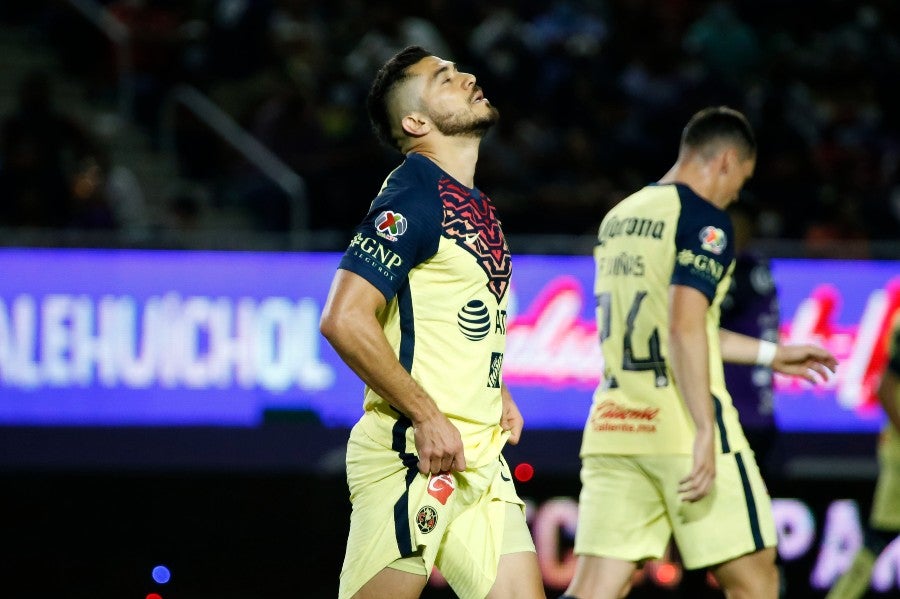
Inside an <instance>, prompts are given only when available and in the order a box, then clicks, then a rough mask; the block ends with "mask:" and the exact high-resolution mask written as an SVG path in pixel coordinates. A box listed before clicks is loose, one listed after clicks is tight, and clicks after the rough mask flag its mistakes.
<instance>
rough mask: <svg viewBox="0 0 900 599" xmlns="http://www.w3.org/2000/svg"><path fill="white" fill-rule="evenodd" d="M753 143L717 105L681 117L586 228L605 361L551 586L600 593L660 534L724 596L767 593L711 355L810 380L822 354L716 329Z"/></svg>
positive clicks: (769, 521)
mask: <svg viewBox="0 0 900 599" xmlns="http://www.w3.org/2000/svg"><path fill="white" fill-rule="evenodd" d="M755 162H756V142H755V139H754V135H753V132H752V129H751V127H750V125H749V123H748V122H747V120H746V118H745V117H744V116H743V115H742V114H741V113H739V112H737V111H735V110H732V109H730V108H727V107H711V108H707V109H704V110H701V111H700V112H698V113H697V114H695V115H694V116H693V117H692V118H691V119H690V121H689V122H688V124H687V126H686V127H685V129H684V131H683V133H682V139H681V145H680V149H679V153H678V158H677V160H676V162H675V164H674V165H673V166H672V168H671V169H670V170H669V172H668V173H666V174H665V176H663V178H662V179H661V180H660V181H659V182H658V183H655V184H651V185H648V186H647V187H644V188H643V189H641V190H639V191H637V192H636V193H634V194H632V195H631V196H629V197H628V198H626V199H624V200H623V201H622V202H620V203H619V204H618V205H616V206H615V207H614V208H613V209H612V210H610V211H609V213H608V214H607V215H606V217H605V218H604V219H603V222H602V223H601V225H600V229H599V232H598V239H597V242H598V243H597V246H596V248H595V251H594V258H595V263H596V279H595V288H594V291H595V296H596V298H597V327H598V332H599V336H600V343H601V349H602V354H603V361H604V371H603V377H602V381H601V384H600V385H599V386H598V388H597V390H596V392H595V394H594V402H593V405H592V407H591V410H590V414H589V415H588V418H587V422H586V424H585V429H584V436H583V440H582V446H581V458H582V466H581V482H582V490H581V494H580V497H579V516H578V527H577V532H576V535H575V553H576V555H577V561H576V570H575V575H574V577H573V579H572V582H571V584H570V585H569V588H568V589H567V590H566V594H565V595H564V596H563V597H567V598H577V599H605V598H609V599H613V598H616V597H620V596H624V595H625V594H627V592H628V588H629V581H630V579H631V576H632V573H633V572H634V569H635V567H636V565H637V564H638V563H640V562H642V561H644V560H647V559H658V558H660V557H661V556H662V555H663V552H664V551H665V548H666V545H667V543H668V541H669V538H670V537H672V536H674V540H675V543H676V545H677V547H678V550H679V553H680V555H681V557H682V560H683V562H684V564H685V566H686V567H687V568H690V569H697V568H706V567H709V568H710V569H711V570H712V572H713V573H714V575H715V576H716V578H717V580H718V582H719V584H720V586H721V587H722V588H723V590H724V591H725V594H726V596H727V597H729V599H744V598H748V599H749V598H753V599H762V598H772V599H774V598H775V597H776V596H777V593H778V574H777V570H776V568H775V549H774V547H775V544H776V533H775V525H774V522H773V517H772V512H771V503H770V499H769V496H768V494H767V491H766V488H765V485H764V483H763V480H762V477H761V475H760V473H759V469H758V468H757V465H756V462H755V461H754V458H753V453H752V452H751V451H750V450H749V448H748V445H747V440H746V438H745V437H744V433H743V431H742V429H741V426H740V424H739V422H738V414H737V411H736V410H735V408H734V406H733V405H732V403H731V398H730V397H729V395H728V391H727V390H726V389H725V384H724V375H723V367H722V360H723V359H725V360H728V361H733V362H738V363H745V364H752V363H758V364H764V365H770V366H771V367H772V368H773V369H775V370H776V371H779V372H782V373H786V374H791V375H798V376H802V377H804V378H806V379H807V380H809V381H811V382H816V381H817V380H819V379H820V378H823V377H827V376H828V373H829V371H833V370H834V368H835V367H836V360H835V359H834V357H833V356H832V355H831V354H830V353H829V352H827V351H825V350H824V349H821V348H819V347H816V346H814V345H806V344H804V345H778V344H775V343H772V342H770V341H762V340H759V339H756V338H753V337H750V336H746V335H742V334H739V333H734V332H731V331H727V330H724V329H720V327H719V305H720V303H721V301H722V298H723V297H724V295H725V293H726V291H727V290H728V287H729V284H730V277H731V270H732V268H733V266H732V262H733V256H734V249H733V244H732V229H731V222H730V219H729V217H728V214H727V213H726V212H725V209H726V208H727V206H728V205H729V204H731V203H732V202H733V201H735V200H736V198H737V196H738V193H739V191H740V189H741V188H742V187H743V185H744V183H745V182H746V181H747V180H748V179H749V178H750V176H751V175H752V173H753V169H754V167H755Z"/></svg>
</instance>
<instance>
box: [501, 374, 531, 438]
mask: <svg viewBox="0 0 900 599" xmlns="http://www.w3.org/2000/svg"><path fill="white" fill-rule="evenodd" d="M500 396H501V397H502V398H503V414H502V415H501V416H500V426H501V427H502V428H503V430H505V431H509V439H507V440H506V442H507V443H509V444H510V445H517V444H518V443H519V439H520V438H521V437H522V428H523V427H524V426H525V419H524V418H522V413H521V412H520V411H519V406H517V405H516V402H515V401H513V398H512V394H511V393H510V392H509V388H507V386H506V383H503V384H502V385H500Z"/></svg>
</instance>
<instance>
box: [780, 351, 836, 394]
mask: <svg viewBox="0 0 900 599" xmlns="http://www.w3.org/2000/svg"><path fill="white" fill-rule="evenodd" d="M836 368H837V358H835V357H834V356H833V355H831V352H829V351H828V350H826V349H824V348H821V347H819V346H817V345H811V344H809V343H804V344H799V345H779V346H778V349H777V350H776V351H775V358H774V359H773V360H772V370H774V371H776V372H780V373H781V374H788V375H792V376H799V377H801V378H804V379H806V380H807V381H809V382H810V383H813V384H816V383H819V382H823V381H827V380H828V377H829V376H830V374H829V373H833V372H834V371H835V369H836Z"/></svg>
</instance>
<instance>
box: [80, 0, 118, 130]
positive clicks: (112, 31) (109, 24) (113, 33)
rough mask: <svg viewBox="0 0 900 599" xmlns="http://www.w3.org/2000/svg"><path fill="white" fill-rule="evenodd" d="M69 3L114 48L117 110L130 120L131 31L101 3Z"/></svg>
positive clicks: (82, 1)
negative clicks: (116, 77) (116, 76)
mask: <svg viewBox="0 0 900 599" xmlns="http://www.w3.org/2000/svg"><path fill="white" fill-rule="evenodd" d="M68 2H69V5H70V6H72V7H73V8H74V9H75V10H77V11H78V12H79V13H81V15H82V16H83V17H84V18H86V19H87V20H88V21H90V22H91V23H93V25H94V26H95V27H97V29H98V30H100V32H102V33H103V35H105V36H106V38H107V39H108V40H109V41H110V42H111V43H112V45H113V47H114V48H115V57H116V69H117V71H118V73H117V75H118V87H119V90H118V103H119V106H118V112H119V117H120V118H121V119H122V120H124V121H130V120H131V117H132V110H133V108H134V94H135V90H134V64H133V63H132V60H131V33H130V32H129V31H128V28H127V27H125V25H123V24H122V23H121V22H120V21H119V20H118V19H116V18H115V17H114V16H113V15H112V14H111V13H110V12H109V11H108V10H106V9H105V8H104V7H103V5H102V4H100V3H98V2H96V1H95V0H68Z"/></svg>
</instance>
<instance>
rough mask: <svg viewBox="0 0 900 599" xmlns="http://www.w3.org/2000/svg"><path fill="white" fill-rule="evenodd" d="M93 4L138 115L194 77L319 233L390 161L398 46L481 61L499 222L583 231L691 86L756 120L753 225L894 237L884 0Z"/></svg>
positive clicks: (893, 124)
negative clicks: (385, 119)
mask: <svg viewBox="0 0 900 599" xmlns="http://www.w3.org/2000/svg"><path fill="white" fill-rule="evenodd" d="M107 6H108V7H109V8H110V10H111V11H113V13H114V14H116V15H117V16H118V18H119V19H121V20H122V21H123V22H125V23H127V24H129V26H130V28H131V30H132V33H133V35H134V42H135V44H136V47H135V52H136V55H135V56H136V64H137V65H138V66H139V69H138V70H139V73H138V75H139V79H141V78H142V77H144V76H146V77H147V78H146V79H144V80H143V81H139V85H138V89H139V91H140V92H141V102H139V107H140V112H141V113H142V114H143V117H142V118H147V119H149V118H154V117H153V116H152V115H153V114H154V110H155V109H156V108H157V106H156V105H157V104H158V102H159V101H160V99H161V98H162V97H163V94H165V93H167V92H168V89H169V88H170V87H171V86H172V85H175V84H177V83H180V82H185V81H186V82H189V83H193V84H195V85H197V86H199V87H200V88H201V89H203V91H205V92H206V93H207V94H208V95H209V96H210V97H211V98H212V99H213V100H214V101H215V102H216V103H217V104H218V105H219V106H221V107H222V108H223V109H224V110H225V111H226V112H227V113H229V114H231V115H232V116H233V117H234V118H235V119H236V120H237V121H238V122H239V123H240V124H242V125H243V126H245V127H246V128H248V129H250V130H251V131H253V132H254V133H256V134H257V135H258V136H259V137H260V139H262V140H263V141H264V143H266V144H269V145H270V147H271V149H272V150H273V151H275V153H276V154H277V155H279V156H281V157H282V158H283V159H284V160H285V162H287V163H288V164H289V165H290V166H291V167H292V168H294V169H295V170H296V171H297V172H298V173H299V174H301V175H302V176H304V177H305V178H307V183H308V186H309V189H310V202H311V204H312V206H313V210H312V223H313V226H314V227H316V228H327V229H347V230H349V229H350V228H351V227H352V226H353V224H354V223H355V221H356V220H357V217H358V215H357V217H354V216H351V214H353V213H352V211H348V210H347V209H346V201H347V198H352V200H353V201H358V202H359V205H360V208H359V209H360V210H362V209H363V208H364V206H365V205H366V204H367V202H368V200H370V199H371V196H372V194H373V190H377V188H378V186H379V185H380V184H381V179H382V171H383V168H382V167H383V165H386V164H389V163H390V160H391V158H392V157H391V156H390V153H389V152H388V151H386V150H385V149H383V148H380V147H377V146H375V145H374V144H373V143H372V141H371V137H372V136H371V135H370V134H369V132H368V123H367V120H366V118H365V109H364V105H365V102H364V97H365V92H366V88H367V84H368V82H369V81H370V79H371V76H372V74H373V72H374V66H375V65H378V64H381V63H382V62H383V61H384V60H385V58H386V57H388V56H390V55H391V54H393V53H394V52H395V51H397V50H398V49H400V48H401V47H403V46H405V45H407V44H412V43H416V44H420V45H423V46H425V47H426V48H429V50H431V51H432V52H435V53H436V54H438V55H440V56H442V57H445V58H447V59H449V60H454V61H456V62H457V63H458V64H459V66H460V68H461V69H462V70H467V71H472V72H478V73H481V77H480V79H479V84H480V85H482V87H483V88H484V90H485V92H486V94H487V95H488V97H490V99H491V102H492V103H493V104H494V105H495V106H497V107H498V108H499V110H500V112H501V114H502V115H503V116H502V119H501V123H502V124H501V126H500V127H498V129H496V130H495V131H493V132H492V137H493V139H487V140H485V146H484V152H485V156H484V159H483V160H482V163H481V164H482V166H481V167H480V168H479V173H478V177H479V180H484V181H483V182H489V181H493V183H492V184H491V185H490V186H491V187H492V188H495V189H496V190H497V191H496V192H495V193H494V194H493V197H494V200H495V201H496V202H498V203H502V204H504V205H509V206H513V208H507V209H505V210H504V213H505V214H507V220H506V223H505V224H506V225H507V228H508V231H509V232H510V233H521V232H529V233H566V234H568V233H573V232H582V231H584V230H585V229H586V228H588V227H587V225H588V223H585V222H584V219H583V214H584V213H585V212H590V213H592V214H593V213H594V212H596V210H598V209H599V210H600V211H601V212H600V213H597V214H596V217H598V218H599V217H602V216H603V214H602V212H603V211H605V210H606V209H607V208H608V207H609V206H611V205H613V204H614V203H615V202H616V201H618V199H620V198H621V195H622V194H621V191H620V190H622V189H630V188H633V187H635V186H639V185H642V184H645V183H646V182H647V181H648V180H650V177H652V176H653V175H652V173H655V172H658V171H659V169H660V168H664V165H666V164H668V163H669V161H670V160H671V159H672V158H673V157H672V156H669V155H667V154H666V152H665V150H664V149H662V148H661V147H660V145H659V144H657V143H656V142H655V140H657V139H659V138H660V137H666V136H671V135H672V134H677V133H678V132H677V131H673V127H677V123H680V122H683V121H684V119H685V117H686V116H687V115H690V114H692V113H693V112H695V111H696V109H697V108H698V100H697V99H698V98H703V102H702V104H704V105H705V104H709V103H721V104H728V105H732V106H735V107H736V108H739V109H742V110H743V111H744V112H745V113H746V114H748V116H749V117H750V118H751V120H752V121H753V125H754V127H755V128H756V130H757V132H758V137H759V143H760V148H761V149H762V150H764V151H761V152H760V163H759V164H758V167H757V169H756V175H755V177H754V180H753V181H751V183H750V185H749V187H748V189H749V190H750V191H753V192H755V195H756V197H757V198H758V204H759V208H760V215H759V222H758V224H759V226H760V229H759V235H760V237H763V238H787V239H793V240H797V241H803V242H806V244H807V245H806V247H807V248H808V251H809V252H810V253H813V254H817V253H820V252H821V251H822V248H826V247H827V246H828V245H829V244H831V242H833V241H834V240H842V241H843V240H851V241H853V242H854V243H856V244H857V247H859V248H860V251H861V252H863V253H864V252H865V248H866V247H867V246H866V244H867V243H868V242H869V241H871V240H878V239H892V238H894V237H895V234H896V228H897V222H898V221H897V218H896V216H895V215H896V213H897V208H896V206H895V200H894V197H895V196H896V192H895V190H896V189H897V188H898V186H900V184H898V180H900V113H898V111H896V110H892V108H891V107H892V106H894V105H896V104H897V101H898V100H900V91H898V90H900V87H898V86H896V85H894V84H893V80H894V78H895V74H896V72H897V71H898V69H900V33H898V32H900V8H898V7H897V6H896V3H892V2H889V1H888V0H865V1H864V2H862V3H858V2H849V1H847V0H834V1H832V2H825V3H819V2H813V1H812V0H804V1H800V2H791V3H782V2H777V1H776V0H755V1H753V2H751V1H750V0H703V1H701V0H671V1H669V2H653V1H652V0H554V1H553V2H544V3H541V2H515V1H513V0H498V1H497V2H492V3H475V2H470V1H469V0H459V1H458V2H449V1H448V0H422V1H419V2H387V1H384V0H378V1H375V2H365V1H363V0H334V1H332V2H328V3H318V2H311V1H310V0H192V1H191V2H175V1H174V0H112V1H110V2H108V3H107ZM776 10H777V14H778V16H779V18H778V19H777V20H773V19H772V18H771V15H772V14H773V13H774V12H775V11H776ZM451 15H452V18H451ZM20 18H21V17H20ZM47 21H48V22H51V24H52V22H55V23H57V24H58V25H57V27H56V29H55V31H56V33H57V35H56V36H55V37H54V39H56V40H57V42H58V43H59V47H60V52H61V54H62V58H63V59H66V58H67V57H68V56H71V57H73V62H72V63H70V62H66V63H65V64H66V65H67V68H68V69H69V70H70V71H72V70H74V71H75V72H83V71H84V70H85V69H87V68H89V67H87V66H86V65H93V64H95V63H96V62H97V61H96V60H91V59H90V56H92V55H91V54H88V55H85V48H91V47H93V46H92V44H95V41H94V42H92V41H91V39H90V37H89V36H86V35H85V34H84V30H83V26H84V23H83V21H84V20H83V19H81V21H79V22H77V23H75V22H72V19H60V18H56V19H55V20H52V19H48V20H47ZM79 24H80V26H75V25H79ZM63 25H65V26H63ZM94 35H95V36H96V32H94ZM648 39H651V40H652V41H651V42H648V41H647V40H648ZM75 57H77V60H76V58H75ZM75 63H77V64H75ZM78 65H81V66H78ZM75 67H77V69H81V71H78V70H77V69H75ZM87 81H88V82H89V83H91V84H93V83H94V81H93V80H92V79H88V80H87ZM294 113H296V114H294ZM176 138H177V139H178V143H179V144H185V145H184V152H183V153H182V155H181V158H182V159H183V160H184V162H183V166H184V167H185V170H184V171H183V173H182V174H184V175H186V176H190V177H195V178H196V180H201V181H204V182H205V183H207V184H210V185H221V186H223V188H222V189H220V190H217V191H216V195H219V196H227V195H229V194H230V195H232V196H235V195H237V196H239V195H242V194H244V195H247V194H249V195H252V196H253V197H258V193H259V189H261V188H262V187H265V186H264V185H263V186H262V187H260V185H261V184H262V182H260V184H257V183H252V184H249V185H248V178H247V176H245V175H247V173H246V171H245V169H246V167H247V165H246V164H245V163H244V161H242V160H240V159H235V156H234V153H233V152H231V151H230V150H223V149H222V147H223V146H222V144H220V143H218V142H217V141H216V142H213V141H212V140H216V139H217V137H216V136H215V135H211V134H209V130H208V128H206V125H203V124H202V123H198V122H196V119H193V118H192V117H188V118H183V115H179V119H178V133H177V135H176ZM214 144H215V145H214ZM348 172H352V173H353V176H352V177H348V176H346V173H348ZM251 179H252V177H251ZM229 181H230V182H229ZM228 186H237V187H234V188H232V189H225V187H228ZM270 187H271V186H270ZM248 190H249V191H248ZM241 203H243V204H244V205H247V206H256V205H257V204H256V203H255V202H253V201H244V200H241ZM271 205H272V206H275V205H277V202H275V203H272V204H271ZM335 206H344V208H343V209H340V210H339V209H336V208H335ZM348 213H350V214H348ZM272 214H273V215H274V214H277V211H275V212H273V213H272ZM548 214H549V215H552V218H548V217H547V215H548ZM280 219H281V217H278V216H275V217H274V220H275V221H279V220H280ZM271 221H272V218H263V219H261V220H260V219H255V220H253V219H251V221H249V222H256V226H258V227H263V228H268V227H270V226H271V224H272V223H271ZM860 255H863V254H860Z"/></svg>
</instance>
